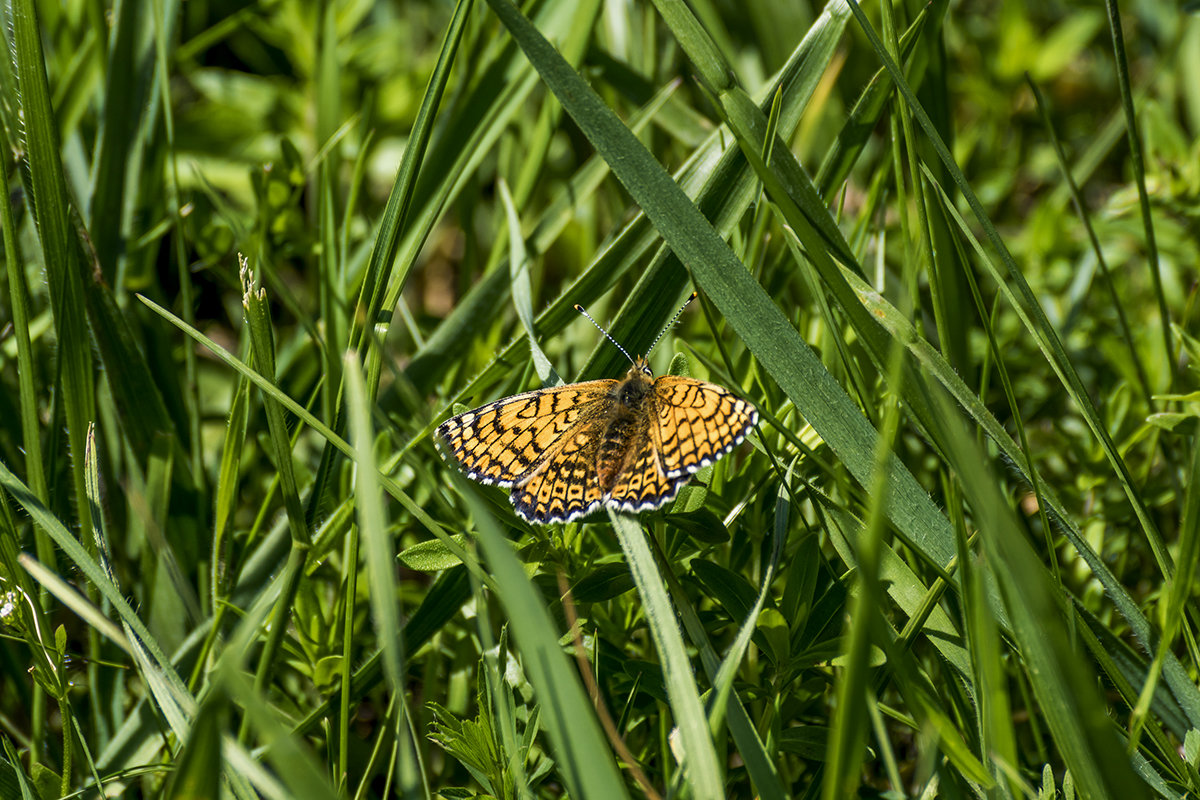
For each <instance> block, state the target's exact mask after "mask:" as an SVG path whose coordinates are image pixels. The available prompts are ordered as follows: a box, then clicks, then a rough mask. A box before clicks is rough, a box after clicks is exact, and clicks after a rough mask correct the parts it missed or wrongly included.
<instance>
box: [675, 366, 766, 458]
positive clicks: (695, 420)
mask: <svg viewBox="0 0 1200 800" xmlns="http://www.w3.org/2000/svg"><path fill="white" fill-rule="evenodd" d="M654 395H655V400H656V405H657V411H658V413H657V420H656V422H657V431H656V432H657V435H658V447H659V452H660V454H661V459H662V461H661V463H662V466H663V468H664V469H665V470H666V474H667V477H671V478H674V477H679V476H686V475H691V474H692V473H693V472H696V471H697V470H699V469H700V468H701V467H705V466H707V465H709V464H711V463H713V462H714V461H716V460H717V459H718V458H720V457H721V456H723V455H725V454H726V453H728V452H729V451H730V450H732V449H733V448H734V447H736V446H737V445H738V443H739V442H741V441H742V439H744V438H746V434H747V433H749V432H750V430H751V429H752V428H753V427H754V424H755V423H756V422H758V411H757V410H756V409H755V408H754V406H753V405H751V404H750V403H749V402H747V401H745V400H743V399H742V398H740V397H738V396H737V395H735V394H733V393H732V392H730V391H729V390H728V389H725V388H723V387H721V386H717V385H716V384H715V383H706V382H704V381H698V380H696V379H694V378H685V377H682V376H679V375H663V376H662V377H660V378H658V379H657V380H655V381H654Z"/></svg>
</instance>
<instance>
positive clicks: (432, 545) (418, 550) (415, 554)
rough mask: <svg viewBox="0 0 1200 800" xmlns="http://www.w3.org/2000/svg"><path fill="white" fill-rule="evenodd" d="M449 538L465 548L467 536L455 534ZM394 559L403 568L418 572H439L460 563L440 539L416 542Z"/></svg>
mask: <svg viewBox="0 0 1200 800" xmlns="http://www.w3.org/2000/svg"><path fill="white" fill-rule="evenodd" d="M450 538H451V539H452V540H454V541H455V542H456V543H457V544H458V545H459V546H461V547H465V546H466V542H467V535H466V534H465V533H457V534H455V535H453V536H451V537H450ZM396 558H398V559H400V563H402V564H404V566H406V567H408V568H409V569H415V570H417V571H418V572H441V571H442V570H444V569H450V568H451V567H457V566H458V565H459V564H461V563H462V561H460V560H459V558H458V556H456V555H455V554H454V553H453V552H451V550H450V548H449V547H447V546H446V544H445V542H443V541H442V540H440V539H430V540H428V541H425V542H418V543H417V544H414V545H413V546H412V547H406V548H405V549H404V550H403V551H402V552H401V553H400V555H398V556H396Z"/></svg>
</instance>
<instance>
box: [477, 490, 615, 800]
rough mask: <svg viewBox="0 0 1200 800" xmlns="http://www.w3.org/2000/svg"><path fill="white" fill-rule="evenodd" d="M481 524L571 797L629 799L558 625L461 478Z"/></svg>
mask: <svg viewBox="0 0 1200 800" xmlns="http://www.w3.org/2000/svg"><path fill="white" fill-rule="evenodd" d="M460 485H461V486H462V488H463V494H464V496H465V497H467V499H468V502H469V503H470V505H471V508H472V511H473V513H474V516H475V521H476V525H477V526H478V528H479V544H480V546H481V547H482V548H483V551H484V553H485V554H486V556H487V560H488V564H489V566H490V568H491V569H490V571H491V573H492V574H493V575H494V576H495V579H496V590H497V594H498V596H499V598H500V600H501V602H503V603H504V607H505V610H506V611H507V612H508V619H509V624H510V626H511V627H512V632H513V637H514V638H515V639H516V642H517V646H518V648H519V649H520V653H521V657H522V663H523V664H524V667H525V671H526V673H527V674H528V675H529V679H530V681H531V682H532V683H533V685H534V687H535V688H536V690H537V692H538V699H539V702H540V704H541V707H542V709H543V713H544V716H543V718H542V720H543V723H544V725H545V727H546V732H547V734H548V735H549V737H550V742H551V744H552V745H553V748H554V757H555V760H556V761H557V762H558V764H559V768H560V769H561V770H562V773H563V776H564V778H565V779H566V781H567V789H568V791H570V793H571V796H572V797H579V798H586V797H602V798H610V797H611V798H620V797H628V793H627V792H626V791H625V785H624V782H623V781H622V780H621V777H620V775H619V774H618V772H617V769H616V764H615V763H614V761H613V757H612V754H611V752H610V750H609V747H608V744H607V742H605V741H604V735H603V733H602V732H601V730H600V724H599V723H598V722H597V720H596V714H595V711H594V710H593V709H592V706H591V703H590V702H589V701H588V699H587V696H586V695H585V694H584V692H583V687H582V686H580V683H579V678H578V676H577V675H575V673H574V671H573V666H572V664H571V663H570V662H569V661H568V660H567V657H566V655H565V654H564V653H563V651H562V648H561V647H560V646H559V644H558V636H557V634H555V632H554V631H555V630H557V626H556V625H555V624H554V622H553V621H552V620H551V619H550V616H549V614H548V613H547V611H546V607H545V606H544V605H543V604H542V602H541V600H540V598H539V597H538V595H537V594H536V593H535V591H534V589H533V586H532V585H531V584H530V583H529V578H528V577H526V575H525V571H524V569H523V567H522V566H521V563H520V562H519V561H518V560H517V558H516V556H514V555H513V552H512V549H511V547H510V545H509V543H508V542H507V541H506V540H505V538H504V536H503V534H502V533H501V532H500V529H499V527H498V526H497V525H496V523H495V522H494V521H493V520H492V519H491V517H490V515H489V514H488V513H487V510H486V509H485V507H484V505H483V503H482V502H480V501H478V500H476V499H475V498H474V494H473V492H474V490H473V489H471V488H470V487H469V486H468V485H467V484H466V481H465V480H464V481H460Z"/></svg>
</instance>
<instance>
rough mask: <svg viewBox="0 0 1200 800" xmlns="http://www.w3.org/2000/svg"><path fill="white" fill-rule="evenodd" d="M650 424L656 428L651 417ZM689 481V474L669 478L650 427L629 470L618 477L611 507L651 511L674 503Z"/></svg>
mask: <svg viewBox="0 0 1200 800" xmlns="http://www.w3.org/2000/svg"><path fill="white" fill-rule="evenodd" d="M647 421H648V422H649V424H650V425H657V422H656V421H655V420H654V419H653V418H652V417H648V418H647ZM687 481H688V475H687V474H680V475H676V476H674V477H668V475H667V473H666V471H665V469H664V467H663V464H662V458H661V455H660V453H659V445H658V441H657V437H656V436H654V435H652V433H651V431H650V430H649V426H648V427H647V429H646V430H645V431H644V432H643V433H642V437H641V439H640V441H639V442H638V446H637V451H636V454H635V455H634V457H633V459H632V460H631V463H630V465H629V468H628V469H626V470H624V471H623V472H622V473H621V474H620V475H618V476H617V482H616V483H615V484H614V485H613V488H612V493H611V494H610V495H609V505H611V506H614V507H615V508H619V509H621V510H622V511H628V512H630V513H633V514H636V513H637V512H639V511H650V510H652V509H655V508H658V507H660V506H662V505H664V504H666V503H669V502H670V501H672V500H674V499H675V495H676V494H678V493H679V487H680V486H683V484H685V483H687Z"/></svg>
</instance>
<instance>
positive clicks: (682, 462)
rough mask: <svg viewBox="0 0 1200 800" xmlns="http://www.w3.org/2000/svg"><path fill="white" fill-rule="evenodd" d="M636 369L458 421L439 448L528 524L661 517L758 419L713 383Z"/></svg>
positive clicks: (517, 398) (442, 432)
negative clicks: (655, 513)
mask: <svg viewBox="0 0 1200 800" xmlns="http://www.w3.org/2000/svg"><path fill="white" fill-rule="evenodd" d="M692 297H695V294H693V295H692ZM689 302H690V298H689ZM684 305H685V306H686V305H687V304H686V303H685V304H684ZM575 309H576V310H577V311H579V312H580V313H582V314H584V315H585V316H587V312H586V311H584V310H583V309H582V308H580V307H579V306H575ZM682 311H683V309H682V308H681V309H680V313H682ZM675 317H676V319H677V318H678V317H679V314H676V315H675ZM588 319H591V317H590V316H589V317H588ZM592 322H593V324H595V325H596V327H597V328H600V331H601V332H602V333H603V334H604V335H605V336H606V337H608V339H609V340H610V341H612V342H613V344H616V345H617V347H618V348H619V349H620V350H621V352H622V353H625V357H626V358H629V354H628V353H626V352H625V348H623V347H621V345H619V344H617V342H616V341H615V340H614V339H613V338H612V337H611V336H609V334H608V332H607V331H605V330H604V329H603V328H601V327H600V325H599V324H598V323H596V322H595V320H592ZM672 324H673V321H672ZM670 327H671V326H670V325H668V326H667V329H669V328H670ZM667 329H664V331H663V333H665V332H666V330H667ZM659 338H662V334H659ZM657 342H658V339H655V343H657ZM653 346H654V345H653V344H652V345H651V348H653ZM629 360H630V361H631V362H632V364H633V367H632V368H631V369H630V370H629V372H628V373H626V375H625V377H624V378H623V379H621V380H615V379H608V380H598V381H585V382H583V383H571V384H567V385H564V386H554V387H549V388H545V389H536V390H534V391H532V392H525V393H524V394H518V395H514V396H512V397H505V398H504V399H502V400H497V401H495V402H493V403H488V404H487V405H484V406H480V407H479V408H477V409H475V410H473V411H467V412H464V413H462V414H459V415H458V416H455V417H451V418H450V419H448V420H446V421H445V422H443V423H442V424H441V425H440V426H438V430H437V432H438V437H439V440H440V442H439V444H441V445H442V449H443V451H444V452H445V453H446V454H447V455H448V456H449V457H451V458H452V459H453V460H454V461H456V462H457V463H458V465H459V466H460V467H461V468H462V470H463V472H464V473H466V475H467V477H469V478H471V479H472V480H476V481H479V482H480V483H486V484H492V485H495V486H502V487H506V488H509V489H511V490H512V492H511V497H512V502H513V506H514V507H515V508H516V511H517V513H518V514H519V515H520V516H521V517H522V518H523V519H525V520H526V521H528V522H532V523H536V524H540V525H547V524H550V523H555V522H570V521H571V520H574V519H578V518H579V517H582V516H584V515H586V514H589V513H591V512H592V511H595V510H596V509H598V508H600V507H601V506H608V507H610V508H615V509H619V510H621V511H627V512H631V513H636V512H639V511H649V510H652V509H655V508H659V507H660V506H662V505H663V504H665V503H668V502H670V501H671V500H673V499H674V498H675V495H676V494H678V492H679V489H680V487H682V486H683V485H684V484H685V483H687V481H688V479H689V478H690V477H691V475H692V474H693V473H695V472H696V471H697V470H699V469H700V468H702V467H705V466H708V465H709V464H712V463H713V462H714V461H716V460H717V459H718V458H720V457H721V456H723V455H725V454H726V453H728V452H729V451H731V450H732V449H733V448H734V447H736V446H737V445H738V444H739V443H740V442H741V441H742V440H743V439H745V438H746V434H747V433H749V432H750V430H751V429H752V428H753V427H754V425H755V424H756V423H757V422H758V411H757V410H756V409H755V408H754V406H753V405H752V404H751V403H749V402H747V401H746V400H743V399H742V398H740V397H738V396H737V395H735V394H733V393H732V392H730V391H729V390H727V389H725V388H723V387H721V386H718V385H716V384H714V383H708V382H706V381H700V380H696V379H694V378H687V377H683V376H679V375H660V376H659V377H657V378H655V377H654V374H653V372H652V371H651V369H650V365H649V363H648V362H647V361H646V359H645V358H638V359H637V360H636V361H635V360H634V359H632V358H630V359H629Z"/></svg>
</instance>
